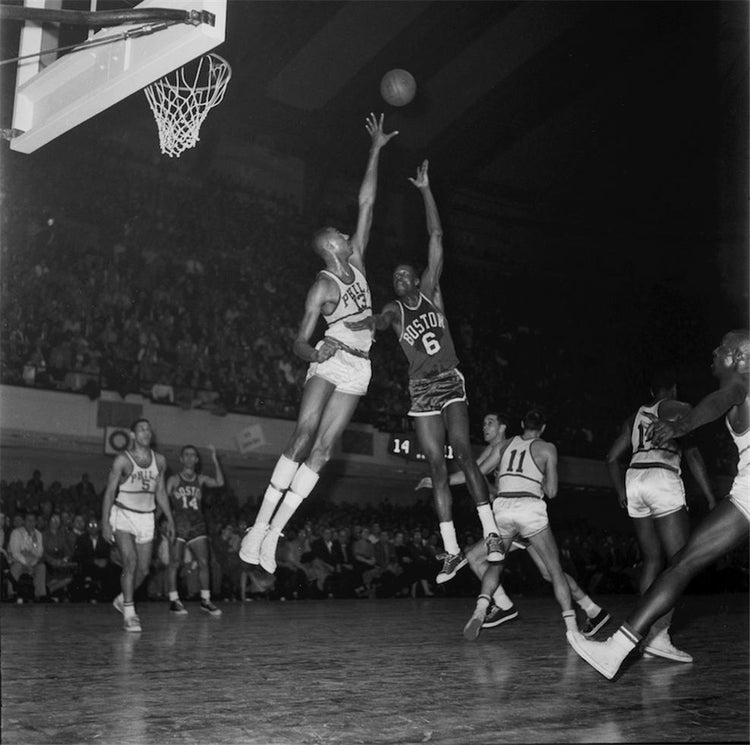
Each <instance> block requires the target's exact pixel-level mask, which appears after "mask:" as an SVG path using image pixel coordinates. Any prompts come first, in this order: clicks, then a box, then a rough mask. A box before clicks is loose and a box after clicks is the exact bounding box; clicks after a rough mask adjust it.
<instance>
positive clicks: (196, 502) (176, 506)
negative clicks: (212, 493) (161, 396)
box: [167, 445, 224, 616]
mask: <svg viewBox="0 0 750 745" xmlns="http://www.w3.org/2000/svg"><path fill="white" fill-rule="evenodd" d="M208 450H209V452H210V453H211V460H213V463H214V473H215V476H214V477H213V478H211V477H210V476H206V475H205V474H203V473H199V472H198V465H199V463H200V455H199V453H198V448H196V447H195V446H194V445H185V447H184V448H182V451H181V452H180V463H181V464H182V469H181V470H180V472H179V473H177V474H174V475H173V476H170V477H169V479H168V480H167V494H168V495H169V501H170V503H171V505H172V514H173V515H174V522H175V533H176V536H175V540H174V542H173V543H172V544H171V545H170V549H169V572H168V582H169V610H170V611H171V612H172V613H174V614H176V615H185V614H186V613H187V610H186V608H185V606H184V605H183V604H182V602H181V601H180V595H179V593H178V592H177V573H178V571H179V569H180V566H181V565H182V560H183V558H184V556H185V546H189V547H190V553H192V555H193V556H194V557H195V560H196V561H197V562H198V581H199V582H200V587H201V610H204V611H206V612H207V613H210V614H211V615H212V616H220V615H221V610H220V609H219V608H217V607H216V606H215V605H214V604H213V603H212V602H211V584H210V582H211V571H210V567H209V563H208V558H209V556H208V530H207V529H206V521H205V520H204V518H203V487H204V486H207V487H209V488H216V487H220V486H224V474H223V473H222V470H221V466H220V465H219V459H218V458H217V457H216V448H215V447H214V446H213V445H209V446H208Z"/></svg>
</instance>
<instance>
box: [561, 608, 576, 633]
mask: <svg viewBox="0 0 750 745" xmlns="http://www.w3.org/2000/svg"><path fill="white" fill-rule="evenodd" d="M562 617H563V621H565V630H566V631H578V623H577V622H576V612H575V611H574V610H564V611H563V612H562Z"/></svg>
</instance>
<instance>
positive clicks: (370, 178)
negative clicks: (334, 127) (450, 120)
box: [352, 113, 398, 272]
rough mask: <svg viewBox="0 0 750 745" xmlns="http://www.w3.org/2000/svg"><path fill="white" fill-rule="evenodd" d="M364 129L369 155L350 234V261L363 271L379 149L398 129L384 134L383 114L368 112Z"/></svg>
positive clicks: (375, 191) (376, 184)
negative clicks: (366, 135)
mask: <svg viewBox="0 0 750 745" xmlns="http://www.w3.org/2000/svg"><path fill="white" fill-rule="evenodd" d="M365 129H367V132H368V134H369V135H370V137H371V139H372V145H371V146H370V155H369V157H368V159H367V168H366V169H365V175H364V178H363V179H362V185H361V186H360V188H359V215H358V217H357V229H356V231H355V232H354V235H353V236H352V248H353V250H354V253H353V254H352V263H354V264H355V265H357V267H358V268H359V269H360V270H361V271H363V272H364V258H365V249H366V248H367V243H368V241H369V240H370V228H371V227H372V212H373V209H374V207H375V195H376V193H377V190H378V160H379V159H380V150H381V149H382V148H383V147H384V146H385V145H387V144H388V142H389V141H390V140H391V138H393V137H395V136H396V135H397V134H398V131H396V132H391V133H390V134H386V133H385V132H384V131H383V114H381V115H380V118H379V119H378V118H376V116H375V114H372V113H371V114H370V115H369V116H368V117H367V118H366V119H365Z"/></svg>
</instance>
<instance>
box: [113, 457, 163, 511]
mask: <svg viewBox="0 0 750 745" xmlns="http://www.w3.org/2000/svg"><path fill="white" fill-rule="evenodd" d="M150 453H151V461H150V462H149V464H148V465H147V466H145V467H144V466H139V465H138V464H137V463H136V462H135V458H133V456H132V455H131V454H130V453H129V452H128V451H127V450H126V451H125V455H127V456H128V458H130V461H131V463H132V464H133V471H132V472H131V474H130V476H128V478H127V479H125V481H123V482H122V483H121V484H120V486H119V487H118V489H117V498H116V500H115V504H118V505H120V506H121V507H124V508H125V509H128V510H133V511H134V512H153V511H154V510H155V509H156V484H157V482H158V480H159V467H158V466H157V465H156V456H155V455H154V451H153V450H151V451H150Z"/></svg>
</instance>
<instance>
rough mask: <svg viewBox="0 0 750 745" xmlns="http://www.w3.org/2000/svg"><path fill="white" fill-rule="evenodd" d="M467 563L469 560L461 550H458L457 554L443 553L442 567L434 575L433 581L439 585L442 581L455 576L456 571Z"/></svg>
mask: <svg viewBox="0 0 750 745" xmlns="http://www.w3.org/2000/svg"><path fill="white" fill-rule="evenodd" d="M468 563H469V560H468V559H467V558H466V557H465V556H464V554H463V552H462V551H459V552H458V553H457V554H443V568H442V569H441V570H440V572H439V573H438V576H437V577H435V582H437V583H438V584H439V585H441V584H442V583H443V582H447V581H448V580H449V579H453V578H454V577H455V576H456V572H458V570H459V569H461V568H462V567H465V566H466V565H467V564H468Z"/></svg>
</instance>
